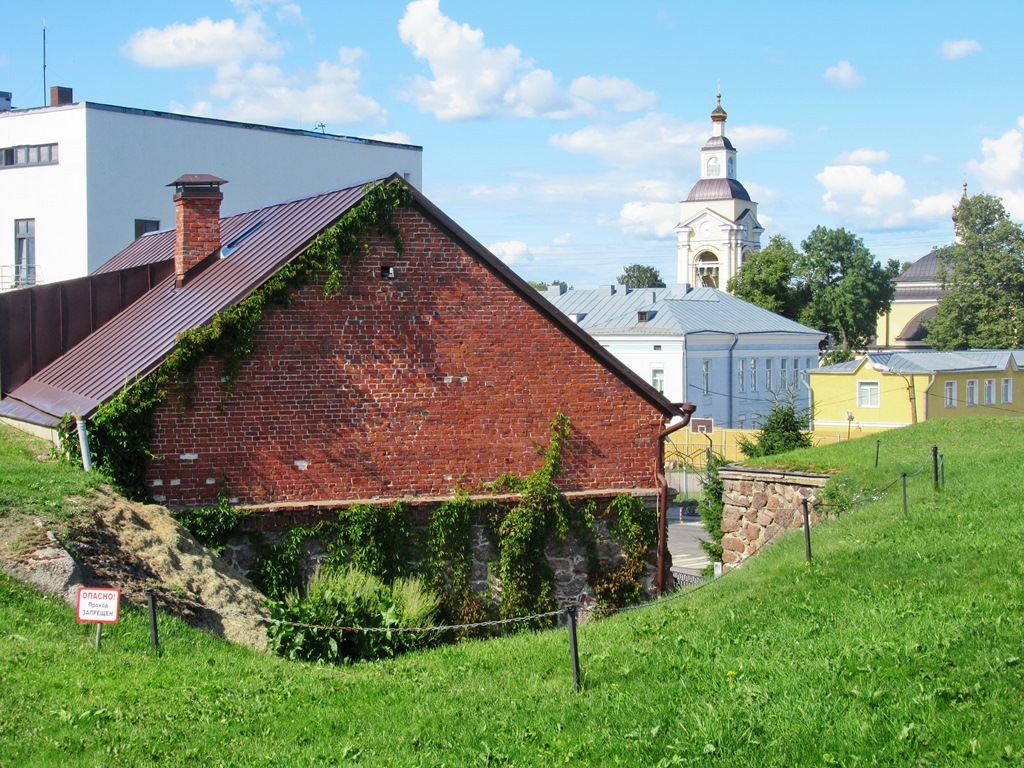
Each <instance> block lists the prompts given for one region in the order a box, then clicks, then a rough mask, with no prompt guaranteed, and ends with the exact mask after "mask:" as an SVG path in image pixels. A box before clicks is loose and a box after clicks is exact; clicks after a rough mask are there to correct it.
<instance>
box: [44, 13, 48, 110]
mask: <svg viewBox="0 0 1024 768" xmlns="http://www.w3.org/2000/svg"><path fill="white" fill-rule="evenodd" d="M43 106H44V107H45V106H48V105H47V103H46V19H43Z"/></svg>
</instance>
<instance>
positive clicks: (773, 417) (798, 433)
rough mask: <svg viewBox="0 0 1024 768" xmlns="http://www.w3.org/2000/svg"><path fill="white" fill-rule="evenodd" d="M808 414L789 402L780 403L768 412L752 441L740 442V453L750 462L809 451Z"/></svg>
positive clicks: (740, 439)
mask: <svg viewBox="0 0 1024 768" xmlns="http://www.w3.org/2000/svg"><path fill="white" fill-rule="evenodd" d="M807 423H808V418H807V413H806V411H800V410H798V409H797V407H796V404H795V403H794V402H793V401H792V399H790V400H779V401H777V402H776V403H775V404H774V405H773V406H772V410H771V411H770V412H769V414H768V416H767V418H766V419H765V420H764V423H763V424H761V428H760V429H759V430H758V431H757V434H756V435H755V436H754V439H753V440H748V439H747V438H745V437H741V438H739V446H740V450H741V451H743V455H744V456H746V457H747V458H756V457H758V456H774V455H775V454H776V453H785V452H786V451H792V450H793V449H795V448H806V447H807V446H809V445H810V444H811V436H810V434H808V433H807V432H805V431H804V430H805V429H807Z"/></svg>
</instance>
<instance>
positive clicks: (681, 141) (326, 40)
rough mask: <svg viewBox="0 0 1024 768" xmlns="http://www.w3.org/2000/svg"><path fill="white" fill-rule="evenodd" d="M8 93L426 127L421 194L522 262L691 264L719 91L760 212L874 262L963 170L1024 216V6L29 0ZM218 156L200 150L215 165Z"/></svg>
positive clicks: (913, 232)
mask: <svg viewBox="0 0 1024 768" xmlns="http://www.w3.org/2000/svg"><path fill="white" fill-rule="evenodd" d="M4 16H5V24H4V27H5V30H6V34H5V35H4V40H3V41H2V42H0V90H6V91H12V92H13V94H14V106H15V107H31V106H38V105H40V104H41V103H42V100H43V77H42V54H41V47H42V46H41V37H42V26H43V21H44V19H45V21H46V27H47V84H48V85H66V86H71V87H73V88H74V92H75V99H76V100H88V101H96V102H103V103H108V104H118V105H123V106H131V107H141V108H149V109H157V110H167V111H179V112H185V113H189V114H200V115H209V116H214V117H220V118H225V119H233V120H244V121H253V122H264V123H270V124H275V125H284V126H288V127H302V128H306V129H313V128H315V126H316V125H317V124H318V123H323V124H324V125H325V127H326V130H327V131H328V132H330V133H340V134H347V135H356V136H373V137H378V138H385V139H391V140H397V141H403V142H410V143H413V144H419V145H422V146H423V148H424V161H423V164H424V192H425V193H426V194H427V196H428V197H430V198H431V199H432V200H433V201H434V202H435V203H436V204H438V205H439V206H440V207H441V208H442V209H443V210H444V211H445V212H446V213H448V214H449V215H450V216H452V218H454V219H455V220H456V221H457V222H458V223H459V224H460V225H461V226H463V227H464V228H465V229H466V230H467V231H468V232H469V233H470V234H472V235H473V236H474V237H476V238H477V239H478V240H480V241H481V242H482V243H484V245H486V246H488V247H490V248H491V249H492V250H493V251H494V252H495V253H497V254H498V255H499V256H501V257H502V258H504V259H505V260H506V262H507V263H509V264H510V265H511V266H512V267H513V268H514V269H516V270H517V271H518V272H519V273H520V274H521V275H522V276H523V277H525V278H528V279H537V280H552V279H564V280H568V281H569V282H571V283H573V284H574V285H576V286H577V287H592V286H594V285H597V284H600V283H609V282H613V281H614V280H615V278H616V276H617V275H618V274H620V272H621V268H622V267H623V266H624V265H626V264H631V263H644V264H651V265H654V266H656V267H657V268H658V269H659V270H660V271H661V273H662V275H663V277H665V279H666V280H667V281H668V282H673V281H675V279H676V274H675V272H676V266H675V264H676V260H675V234H674V232H673V226H674V225H675V223H676V222H677V221H678V216H677V210H676V206H675V204H676V203H677V202H678V201H679V200H680V199H683V198H685V196H686V194H687V193H688V192H689V189H690V187H691V186H692V185H693V183H694V182H695V181H696V179H697V178H698V176H699V165H698V152H699V149H700V147H701V145H702V144H703V143H704V141H705V140H706V138H707V137H708V136H709V135H710V129H711V124H710V121H709V118H708V115H709V113H710V112H711V110H712V109H713V107H714V105H715V93H716V90H717V89H718V88H719V84H720V87H721V92H722V105H723V107H724V108H725V109H726V110H727V112H728V113H729V120H728V123H727V127H726V131H727V135H728V136H729V137H730V138H731V139H732V141H733V143H734V144H735V145H736V147H737V149H738V150H739V155H738V176H739V178H740V180H741V181H742V182H743V183H744V185H745V186H746V187H747V189H748V190H749V191H750V193H751V196H752V197H753V199H754V200H756V201H757V202H758V203H759V214H760V219H761V223H762V225H763V226H764V227H765V229H766V232H765V236H764V239H763V243H767V239H768V237H769V236H770V235H772V234H783V235H785V236H787V237H789V238H790V239H791V240H794V241H795V242H799V241H800V240H802V239H803V238H805V237H806V236H807V234H808V233H809V232H810V230H811V229H812V228H813V227H814V226H816V225H818V224H822V225H825V226H829V227H839V226H844V227H846V228H847V229H849V230H851V231H853V232H855V233H856V234H858V235H860V236H861V237H862V238H863V239H864V241H865V243H866V244H867V245H868V247H869V248H871V250H872V251H873V252H874V253H875V255H876V256H878V257H879V258H881V259H883V260H884V259H886V258H898V259H900V260H903V261H906V260H913V259H915V258H917V257H919V256H922V255H924V254H925V253H926V252H927V251H928V249H929V248H930V247H931V246H933V245H936V244H945V243H947V242H949V241H950V240H951V239H952V225H951V222H950V218H949V217H950V212H951V208H952V205H953V203H954V202H955V201H956V199H957V198H958V197H959V195H960V193H961V191H962V184H963V183H964V181H966V182H967V183H968V185H969V191H970V192H972V193H974V192H981V191H985V192H990V193H992V194H997V195H1000V196H1002V197H1003V199H1004V202H1005V203H1006V205H1007V207H1008V208H1009V210H1010V211H1011V213H1012V214H1013V216H1014V218H1015V219H1016V220H1018V221H1019V220H1022V219H1024V162H1022V155H1024V98H1022V95H1024V94H1022V90H1024V79H1022V78H1021V77H1020V72H1021V70H1022V59H1024V57H1022V54H1021V48H1022V46H1021V40H1020V30H1021V29H1022V28H1024V4H1018V3H1006V2H991V1H989V0H980V1H978V2H974V3H972V4H970V5H968V4H966V3H963V2H962V1H961V2H956V3H953V2H946V1H945V0H933V1H932V2H914V1H906V2H891V1H890V2H887V3H881V2H871V1H868V2H860V3H839V2H825V1H824V0H816V1H814V2H811V1H810V0H808V1H806V2H792V1H790V0H787V2H785V3H767V2H736V3H733V4H731V5H727V4H723V3H709V2H701V3H697V2H683V1H682V0H676V1H674V2H669V1H668V0H632V2H630V3H628V4H627V3H622V2H603V1H602V0H589V1H588V2H584V1H583V0H554V2H552V1H551V0H549V1H548V2H536V0H516V2H506V1H505V0H488V1H487V2H481V1H480V0H413V1H412V2H409V1H408V0H378V1H377V2H369V3H368V2H351V1H350V0H336V1H334V2H318V3H314V2H309V1H307V2H301V0H299V1H297V2H291V1H290V0H283V1H277V2H270V1H268V2H258V1H257V0H233V1H228V0H224V1H223V2H210V1H209V0H207V1H206V2H189V0H178V1H177V2H174V3H139V2H120V0H115V1H111V2H97V3H83V2H80V1H76V2H66V1H63V2H49V1H47V0H39V1H38V2H36V3H32V4H29V3H17V4H14V7H11V8H7V9H6V10H5V14H4ZM199 170H201V169H199Z"/></svg>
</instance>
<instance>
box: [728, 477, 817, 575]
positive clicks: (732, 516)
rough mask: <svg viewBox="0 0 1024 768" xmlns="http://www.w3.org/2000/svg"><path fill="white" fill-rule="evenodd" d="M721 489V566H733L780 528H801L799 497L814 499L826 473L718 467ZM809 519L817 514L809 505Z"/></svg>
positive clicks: (801, 507)
mask: <svg viewBox="0 0 1024 768" xmlns="http://www.w3.org/2000/svg"><path fill="white" fill-rule="evenodd" d="M718 474H719V476H720V477H721V478H722V482H723V485H724V487H725V491H724V493H723V499H724V500H725V508H724V509H723V510H722V533H723V537H722V550H723V552H722V567H723V568H724V569H725V570H728V569H730V568H734V567H736V566H737V565H739V564H740V563H742V562H743V561H744V560H746V559H747V558H748V557H750V556H751V555H753V554H754V553H755V552H757V551H758V550H759V549H760V548H761V547H762V546H763V545H764V544H765V543H766V542H767V541H768V540H770V539H771V538H772V537H774V536H775V535H776V534H777V533H779V531H780V530H781V529H783V528H803V523H804V518H803V500H804V499H807V500H808V501H810V502H814V501H815V500H816V499H817V498H818V497H819V495H820V493H821V489H822V487H823V486H824V485H825V483H826V482H827V481H828V478H829V476H828V475H817V474H810V473H804V472H781V471H779V470H766V469H751V468H747V467H739V466H732V467H721V468H720V469H719V470H718ZM809 518H810V522H811V525H814V524H815V523H817V522H818V519H819V514H818V513H817V512H816V511H815V510H814V507H813V506H811V508H810V515H809Z"/></svg>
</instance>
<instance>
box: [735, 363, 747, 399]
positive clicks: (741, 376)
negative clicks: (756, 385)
mask: <svg viewBox="0 0 1024 768" xmlns="http://www.w3.org/2000/svg"><path fill="white" fill-rule="evenodd" d="M743 363H744V360H743V358H742V357H741V358H740V359H739V360H737V361H736V381H737V382H738V383H739V387H738V389H739V391H740V392H746V391H747V380H746V378H745V377H746V375H747V372H746V370H745V369H744V367H743Z"/></svg>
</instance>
